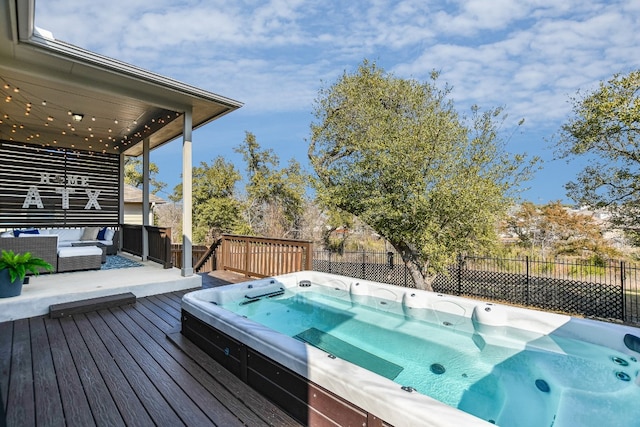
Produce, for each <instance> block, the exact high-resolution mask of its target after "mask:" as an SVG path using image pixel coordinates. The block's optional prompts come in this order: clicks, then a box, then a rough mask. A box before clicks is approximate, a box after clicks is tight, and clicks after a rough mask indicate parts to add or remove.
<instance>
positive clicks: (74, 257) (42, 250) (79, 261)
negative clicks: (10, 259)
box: [0, 227, 119, 271]
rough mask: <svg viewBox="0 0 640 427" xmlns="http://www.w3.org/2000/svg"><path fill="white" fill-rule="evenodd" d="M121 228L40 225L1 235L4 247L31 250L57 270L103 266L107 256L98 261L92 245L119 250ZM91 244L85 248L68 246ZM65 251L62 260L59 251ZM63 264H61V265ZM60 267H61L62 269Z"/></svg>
mask: <svg viewBox="0 0 640 427" xmlns="http://www.w3.org/2000/svg"><path fill="white" fill-rule="evenodd" d="M118 239H119V230H117V229H113V228H108V227H76V228H40V229H20V230H9V231H5V232H3V233H2V234H0V249H4V250H12V251H14V252H15V253H24V252H30V253H31V255H33V256H35V257H38V258H42V259H43V260H45V261H46V262H48V263H49V264H51V265H52V266H53V269H54V271H71V270H88V269H95V268H100V263H101V261H102V259H103V257H102V256H99V257H98V258H99V260H98V264H97V265H96V263H95V257H94V256H95V251H92V250H90V249H89V248H90V247H91V246H92V245H94V246H95V247H100V248H101V249H102V247H103V246H104V251H106V254H107V255H115V254H116V253H117V252H118ZM76 246H84V247H87V249H86V250H85V251H81V250H80V249H79V248H78V249H77V250H72V249H66V248H72V247H76ZM61 250H62V251H63V255H64V256H63V258H67V259H63V260H62V261H61V262H60V259H61V258H59V257H58V254H59V252H60V251H61ZM59 264H60V265H59ZM59 267H60V268H59Z"/></svg>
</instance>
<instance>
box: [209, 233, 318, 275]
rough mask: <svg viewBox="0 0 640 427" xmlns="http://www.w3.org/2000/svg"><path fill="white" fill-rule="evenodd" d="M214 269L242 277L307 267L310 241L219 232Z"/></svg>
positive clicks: (308, 267) (310, 255)
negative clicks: (238, 274)
mask: <svg viewBox="0 0 640 427" xmlns="http://www.w3.org/2000/svg"><path fill="white" fill-rule="evenodd" d="M221 241H222V242H221V245H220V249H219V250H218V252H217V259H216V261H217V269H218V270H227V271H234V272H236V273H241V274H244V275H245V276H246V277H268V276H276V275H279V274H286V273H292V272H295V271H302V270H311V268H312V267H311V266H312V256H313V243H312V242H311V241H308V240H293V239H271V238H267V237H253V236H236V235H232V234H223V235H222V238H221Z"/></svg>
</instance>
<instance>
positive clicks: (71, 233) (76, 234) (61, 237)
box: [49, 228, 84, 243]
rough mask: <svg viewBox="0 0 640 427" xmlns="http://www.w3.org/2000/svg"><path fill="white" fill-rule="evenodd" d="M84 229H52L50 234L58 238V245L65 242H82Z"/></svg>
mask: <svg viewBox="0 0 640 427" xmlns="http://www.w3.org/2000/svg"><path fill="white" fill-rule="evenodd" d="M83 233H84V228H52V229H51V230H50V231H49V234H55V235H56V236H58V243H60V242H63V241H72V242H77V241H78V240H81V238H82V234H83Z"/></svg>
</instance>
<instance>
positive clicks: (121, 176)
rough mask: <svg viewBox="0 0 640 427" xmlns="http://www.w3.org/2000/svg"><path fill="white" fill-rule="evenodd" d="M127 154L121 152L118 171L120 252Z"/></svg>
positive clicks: (120, 248)
mask: <svg viewBox="0 0 640 427" xmlns="http://www.w3.org/2000/svg"><path fill="white" fill-rule="evenodd" d="M126 157H127V156H125V155H124V153H120V167H119V171H118V185H119V186H120V190H119V191H118V225H119V226H120V238H119V239H118V252H120V251H121V250H122V237H123V235H124V230H123V229H122V227H121V226H122V224H124V163H125V159H126Z"/></svg>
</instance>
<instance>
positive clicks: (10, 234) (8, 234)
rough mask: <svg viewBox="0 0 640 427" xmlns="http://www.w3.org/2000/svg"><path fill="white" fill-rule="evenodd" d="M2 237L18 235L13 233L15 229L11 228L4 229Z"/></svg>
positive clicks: (0, 235)
mask: <svg viewBox="0 0 640 427" xmlns="http://www.w3.org/2000/svg"><path fill="white" fill-rule="evenodd" d="M0 237H16V236H14V234H13V230H9V231H4V232H3V233H2V234H0Z"/></svg>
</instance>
